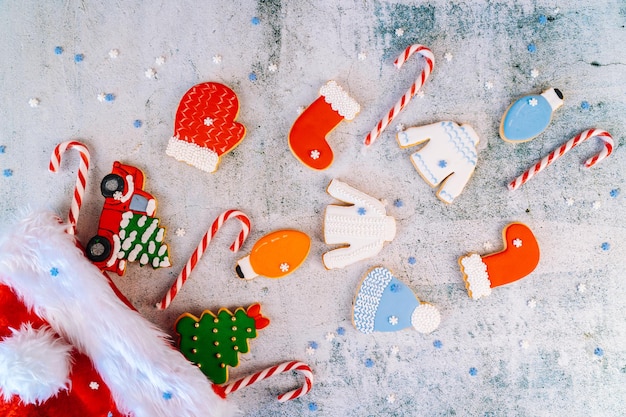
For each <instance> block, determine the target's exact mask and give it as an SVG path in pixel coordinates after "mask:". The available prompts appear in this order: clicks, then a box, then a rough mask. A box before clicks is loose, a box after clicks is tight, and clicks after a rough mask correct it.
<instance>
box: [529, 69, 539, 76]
mask: <svg viewBox="0 0 626 417" xmlns="http://www.w3.org/2000/svg"><path fill="white" fill-rule="evenodd" d="M530 76H531V77H533V78H537V77H538V76H539V70H537V68H533V69H531V70H530Z"/></svg>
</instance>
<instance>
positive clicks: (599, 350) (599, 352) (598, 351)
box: [593, 347, 604, 356]
mask: <svg viewBox="0 0 626 417" xmlns="http://www.w3.org/2000/svg"><path fill="white" fill-rule="evenodd" d="M593 354H594V355H596V356H603V355H604V350H603V349H602V348H601V347H597V348H595V349H594V350H593Z"/></svg>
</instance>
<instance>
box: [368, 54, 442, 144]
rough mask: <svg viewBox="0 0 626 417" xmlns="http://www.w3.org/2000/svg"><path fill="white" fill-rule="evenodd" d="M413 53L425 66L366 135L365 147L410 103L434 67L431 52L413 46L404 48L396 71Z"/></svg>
mask: <svg viewBox="0 0 626 417" xmlns="http://www.w3.org/2000/svg"><path fill="white" fill-rule="evenodd" d="M415 52H417V53H419V54H420V55H421V56H422V58H424V60H425V61H426V65H424V68H423V69H422V71H421V72H420V74H419V76H418V77H417V79H416V80H415V82H414V83H413V85H412V86H411V88H409V89H408V90H407V92H406V93H405V94H404V95H403V96H402V97H401V98H400V100H398V102H397V103H396V105H395V106H393V107H392V108H391V110H389V113H387V115H386V116H385V117H383V118H382V119H381V120H380V121H379V122H378V124H377V125H376V126H375V127H374V129H372V131H371V132H370V133H368V135H367V137H366V138H365V145H366V146H370V145H371V144H372V143H374V141H375V140H376V139H378V137H379V136H380V134H381V133H382V131H383V130H385V128H386V127H387V126H388V125H389V123H391V121H392V120H393V119H395V117H396V116H397V115H398V113H400V112H401V111H402V110H403V109H404V107H405V106H406V105H407V104H409V101H411V99H412V98H413V96H414V95H415V94H416V93H417V92H418V91H419V89H420V88H422V86H423V85H424V83H425V82H426V79H427V78H428V76H429V75H430V73H431V72H432V70H433V68H434V67H435V56H434V55H433V53H432V51H431V50H430V49H428V48H427V47H425V46H424V45H420V44H414V45H411V46H409V47H408V48H406V49H405V50H404V52H403V53H402V55H400V56H399V57H398V59H396V61H395V62H394V63H393V65H395V66H396V68H398V69H399V68H401V67H402V64H404V63H405V62H406V61H407V59H409V57H410V56H411V55H413V54H414V53H415Z"/></svg>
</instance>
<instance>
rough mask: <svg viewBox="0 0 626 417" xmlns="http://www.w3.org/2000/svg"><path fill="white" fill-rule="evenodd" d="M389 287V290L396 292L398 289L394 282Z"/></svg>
mask: <svg viewBox="0 0 626 417" xmlns="http://www.w3.org/2000/svg"><path fill="white" fill-rule="evenodd" d="M389 289H390V290H391V292H398V291H400V286H399V285H398V284H396V283H393V284H391V285H390V286H389Z"/></svg>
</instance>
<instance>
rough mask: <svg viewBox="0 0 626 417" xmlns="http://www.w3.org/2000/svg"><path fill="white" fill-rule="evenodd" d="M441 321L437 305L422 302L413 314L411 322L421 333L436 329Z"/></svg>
mask: <svg viewBox="0 0 626 417" xmlns="http://www.w3.org/2000/svg"><path fill="white" fill-rule="evenodd" d="M439 323H441V314H439V310H438V309H437V307H435V306H434V305H432V304H428V303H421V304H420V305H418V306H417V307H416V308H415V310H413V314H411V324H412V325H413V328H415V330H417V331H418V332H420V333H430V332H433V331H435V330H436V329H437V327H439Z"/></svg>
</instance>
